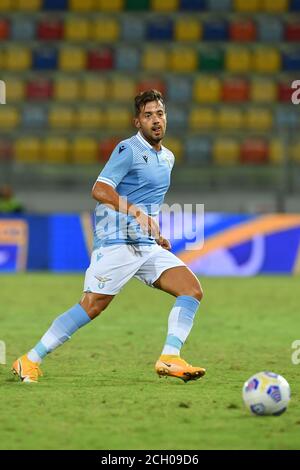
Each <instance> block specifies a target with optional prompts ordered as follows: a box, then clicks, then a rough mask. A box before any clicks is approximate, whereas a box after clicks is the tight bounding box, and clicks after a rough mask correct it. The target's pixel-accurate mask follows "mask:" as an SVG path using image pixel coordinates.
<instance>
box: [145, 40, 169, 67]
mask: <svg viewBox="0 0 300 470" xmlns="http://www.w3.org/2000/svg"><path fill="white" fill-rule="evenodd" d="M142 65H143V69H144V70H146V71H151V72H163V71H165V70H167V69H168V52H167V50H165V49H163V48H159V49H158V48H157V47H156V46H148V47H146V49H145V50H144V52H143V56H142Z"/></svg>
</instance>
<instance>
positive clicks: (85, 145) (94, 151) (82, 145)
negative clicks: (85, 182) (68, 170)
mask: <svg viewBox="0 0 300 470" xmlns="http://www.w3.org/2000/svg"><path fill="white" fill-rule="evenodd" d="M97 155H98V144H97V140H95V139H93V138H91V137H78V138H76V139H75V140H74V142H72V144H71V156H72V162H73V163H80V164H81V163H82V164H91V163H96V162H97Z"/></svg>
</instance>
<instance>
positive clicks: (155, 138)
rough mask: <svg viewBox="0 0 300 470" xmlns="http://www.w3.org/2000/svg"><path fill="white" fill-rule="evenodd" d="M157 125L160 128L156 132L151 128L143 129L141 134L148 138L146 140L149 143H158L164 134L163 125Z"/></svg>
mask: <svg viewBox="0 0 300 470" xmlns="http://www.w3.org/2000/svg"><path fill="white" fill-rule="evenodd" d="M159 127H160V129H159V132H157V133H156V132H155V131H154V130H152V128H151V129H150V130H149V131H144V130H143V134H144V136H145V138H146V140H148V142H150V143H151V144H158V143H159V142H161V141H162V140H163V138H164V136H165V133H166V128H163V126H159Z"/></svg>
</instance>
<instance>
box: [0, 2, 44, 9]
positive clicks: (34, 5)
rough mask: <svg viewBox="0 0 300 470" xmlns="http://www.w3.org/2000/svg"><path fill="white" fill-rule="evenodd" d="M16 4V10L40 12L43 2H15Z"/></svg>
mask: <svg viewBox="0 0 300 470" xmlns="http://www.w3.org/2000/svg"><path fill="white" fill-rule="evenodd" d="M1 2H2V0H1ZM14 4H15V9H16V10H20V11H38V10H40V9H41V7H42V0H15V2H14Z"/></svg>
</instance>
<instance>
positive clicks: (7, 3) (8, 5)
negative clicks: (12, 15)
mask: <svg viewBox="0 0 300 470" xmlns="http://www.w3.org/2000/svg"><path fill="white" fill-rule="evenodd" d="M13 9H14V6H13V0H1V2H0V11H10V10H13Z"/></svg>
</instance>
